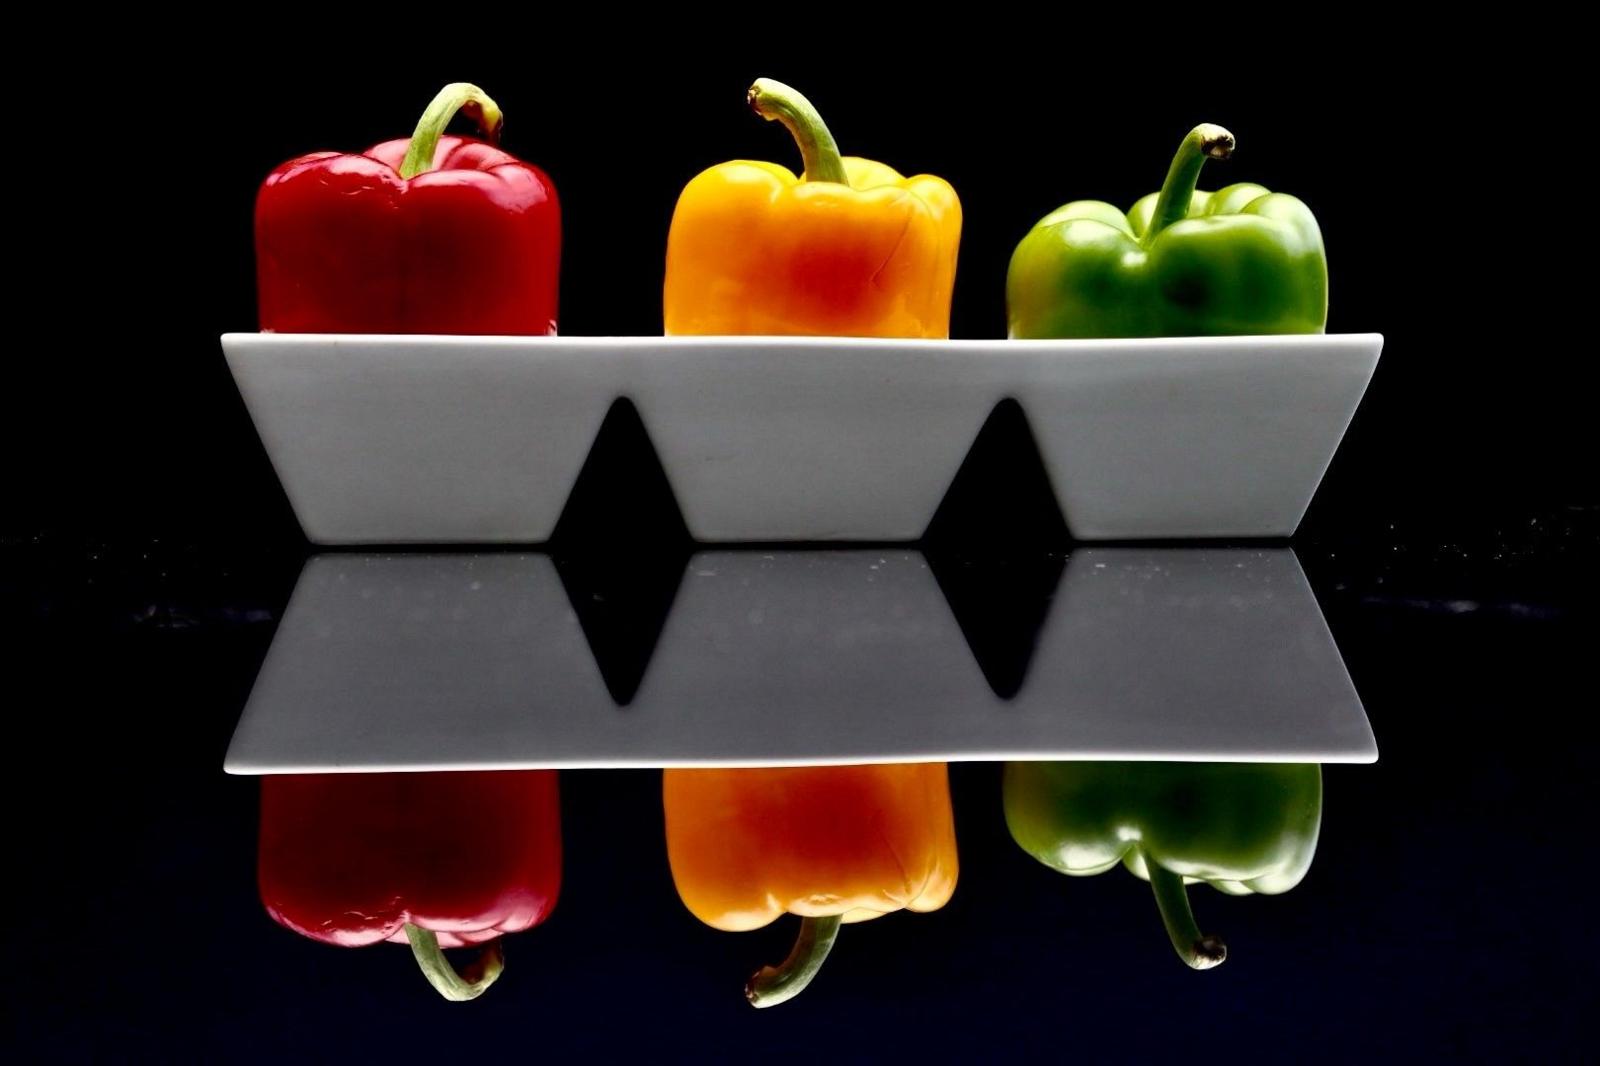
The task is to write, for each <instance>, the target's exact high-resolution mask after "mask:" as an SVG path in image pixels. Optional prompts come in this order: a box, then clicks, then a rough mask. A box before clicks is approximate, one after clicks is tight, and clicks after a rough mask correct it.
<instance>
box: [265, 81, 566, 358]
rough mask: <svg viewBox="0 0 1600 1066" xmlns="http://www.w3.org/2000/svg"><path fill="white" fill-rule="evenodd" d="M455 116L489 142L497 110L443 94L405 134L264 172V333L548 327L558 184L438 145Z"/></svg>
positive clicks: (494, 158)
mask: <svg viewBox="0 0 1600 1066" xmlns="http://www.w3.org/2000/svg"><path fill="white" fill-rule="evenodd" d="M458 109H459V110H463V111H464V112H466V113H468V114H470V115H472V116H473V117H474V118H475V119H476V120H477V122H478V124H479V126H480V128H481V129H482V131H483V133H484V135H485V137H486V138H488V140H489V141H493V140H495V139H496V138H497V137H498V134H499V130H500V126H501V116H500V111H499V108H498V107H496V106H495V104H494V102H493V101H492V100H490V99H489V98H488V97H487V96H485V95H483V92H482V90H479V89H477V88H476V87H474V86H471V85H451V86H446V87H445V89H444V90H443V91H441V92H440V94H439V95H438V97H436V98H435V99H434V101H433V103H432V104H431V105H429V108H428V110H427V112H425V113H424V114H423V117H422V120H421V121H420V122H419V123H418V125H417V130H416V132H415V133H414V134H413V135H412V136H411V137H410V138H404V139H401V140H394V141H386V142H384V143H383V144H380V145H377V146H375V147H373V148H370V149H368V150H367V151H366V152H365V153H363V154H361V155H348V154H341V153H337V152H317V153H314V154H311V155H305V156H301V157H300V158H298V159H292V160H290V161H289V162H287V163H284V164H283V165H282V166H280V167H278V168H277V169H276V170H274V171H273V172H272V173H271V174H270V175H268V177H267V180H266V182H265V183H264V184H263V185H262V186H261V191H260V193H259V194H258V195H257V197H256V218H255V228H256V275H257V286H258V297H259V301H260V319H261V328H262V329H263V330H269V331H274V332H279V333H454V334H523V335H527V334H531V335H543V334H551V333H554V332H555V331H556V295H557V283H558V278H559V272H560V264H561V209H560V206H559V204H558V202H557V200H556V190H555V186H554V185H552V184H551V182H550V179H549V178H548V177H546V176H545V174H544V172H543V171H541V170H540V169H539V168H538V167H536V166H533V165H532V164H530V163H524V162H522V161H520V160H518V159H516V158H515V157H514V156H511V155H508V154H507V153H505V152H502V151H501V150H500V149H499V148H496V147H495V146H494V145H493V144H492V143H485V141H481V140H475V139H472V138H468V137H454V136H442V135H441V134H442V131H443V130H444V128H445V125H446V124H447V123H448V122H449V121H450V118H451V116H452V115H453V114H454V113H455V112H456V111H457V110H458Z"/></svg>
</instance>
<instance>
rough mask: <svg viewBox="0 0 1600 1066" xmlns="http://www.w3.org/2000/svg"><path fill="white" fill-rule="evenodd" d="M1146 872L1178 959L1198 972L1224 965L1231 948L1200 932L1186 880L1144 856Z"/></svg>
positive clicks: (1220, 939)
mask: <svg viewBox="0 0 1600 1066" xmlns="http://www.w3.org/2000/svg"><path fill="white" fill-rule="evenodd" d="M1144 866H1145V870H1146V871H1147V872H1148V873H1149V874H1150V887H1151V888H1153V889H1154V890H1155V893H1156V906H1157V907H1159V908H1160V909H1161V921H1162V922H1163V923H1165V925H1166V927H1167V938H1168V939H1169V940H1171V941H1172V948H1173V950H1174V951H1176V952H1177V953H1178V958H1180V959H1182V960H1183V961H1184V963H1185V964H1187V965H1188V966H1190V967H1192V968H1193V969H1196V970H1209V969H1211V967H1213V966H1220V965H1222V961H1223V960H1224V959H1226V958H1227V957H1228V945H1227V944H1224V943H1223V942H1222V938H1221V937H1218V936H1209V935H1206V934H1204V933H1201V932H1200V927H1199V926H1198V925H1196V924H1195V920H1194V912H1193V911H1192V910H1190V909H1189V893H1188V892H1187V891H1185V889H1184V887H1183V877H1182V876H1181V875H1179V874H1175V873H1173V872H1172V871H1171V870H1169V869H1167V868H1166V867H1165V866H1162V865H1161V864H1159V863H1157V862H1156V861H1155V860H1154V859H1153V858H1151V857H1150V856H1149V855H1146V856H1144Z"/></svg>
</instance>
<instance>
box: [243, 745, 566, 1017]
mask: <svg viewBox="0 0 1600 1066" xmlns="http://www.w3.org/2000/svg"><path fill="white" fill-rule="evenodd" d="M258 882H259V886H260V890H261V902H262V904H263V905H264V906H265V907H266V910H267V913H268V914H269V915H271V916H272V918H273V920H274V921H276V922H277V923H278V924H280V925H282V926H285V927H286V928H289V929H293V930H294V931H295V932H297V933H300V934H301V935H302V936H307V937H310V938H311V939H312V940H320V941H322V942H323V943H325V944H334V945H338V946H340V947H364V946H366V945H368V944H377V943H381V942H383V941H390V942H392V943H399V944H404V943H409V944H410V945H411V951H412V954H413V956H414V957H415V958H416V962H417V965H418V966H419V967H420V968H421V970H422V974H423V976H424V977H426V978H427V979H428V983H429V984H431V985H433V987H434V988H435V989H436V990H437V991H438V992H439V994H440V995H442V996H443V997H444V998H445V999H448V1000H453V1001H458V1002H459V1001H465V1000H470V999H476V998H477V997H478V996H480V995H482V994H483V993H484V991H485V990H486V989H488V987H489V986H490V985H492V984H493V983H494V982H495V981H496V980H497V979H498V978H499V976H500V973H501V970H502V969H503V968H504V965H505V956H504V949H503V948H502V947H501V943H500V937H501V936H502V935H503V934H505V933H516V932H521V931H522V930H525V929H531V928H533V927H534V926H536V925H538V924H539V923H540V922H542V921H544V920H545V919H546V918H547V917H549V915H550V911H551V909H552V908H554V907H555V904H556V896H557V895H558V894H559V892H560V888H561V815H560V802H559V798H558V794H557V788H556V772H555V771H554V770H506V771H475V772H456V773H385V774H284V775H273V776H267V777H263V778H262V779H261V841H260V853H259V867H258ZM475 945H482V950H481V951H480V953H479V954H478V956H477V957H476V958H475V959H474V960H473V961H472V962H471V963H470V964H468V965H467V966H465V967H463V968H462V969H460V970H457V969H456V968H455V967H454V966H452V965H451V963H450V960H449V959H448V958H446V957H445V954H444V949H446V948H459V947H471V946H475Z"/></svg>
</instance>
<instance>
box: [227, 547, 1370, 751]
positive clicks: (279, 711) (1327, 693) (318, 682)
mask: <svg viewBox="0 0 1600 1066" xmlns="http://www.w3.org/2000/svg"><path fill="white" fill-rule="evenodd" d="M1376 758H1377V747H1376V745H1375V743H1374V740H1373V736H1372V730H1371V728H1370V726H1369V725H1368V724H1367V718H1366V714H1365V712H1364V711H1363V710H1362V707H1361V702H1360V700H1359V699H1358V698H1357V696H1356V693H1355V690H1354V689H1353V687H1352V686H1351V683H1350V678H1349V676H1348V674H1347V673H1346V671H1345V668H1344V664H1343V661H1342V660H1341V659H1340V656H1339V652H1338V649H1337V648H1336V647H1335V645H1334V642H1333V639H1332V637H1331V635H1330V634H1329V632H1328V628H1327V625H1326V623H1325V622H1324V621H1323V618H1322V613H1321V611H1320V610H1319V609H1318V607H1317V603H1316V600H1315V598H1314V597H1313V596H1312V594H1311V590H1310V588H1309V587H1308V586H1307V584H1306V581H1305V577H1304V575H1303V573H1302V572H1301V570H1300V566H1299V563H1298V562H1297V561H1296V559H1295V557H1294V554H1293V553H1292V552H1291V551H1289V550H1288V549H1270V550H1253V549H1190V550H1173V549H1167V550H1160V549H1151V550H1139V549H1131V548H1105V549H1086V550H1081V551H1078V552H1075V553H1074V554H1073V555H1072V557H1071V559H1070V560H1069V561H1068V563H1067V566H1066V570H1065V572H1064V574H1063V576H1062V578H1061V581H1060V584H1059V586H1058V588H1057V592H1056V595H1055V597H1054V600H1053V601H1052V603H1051V606H1050V610H1049V613H1048V615H1047V616H1046V618H1045V621H1044V623H1043V626H1042V628H1041V630H1040V632H1039V636H1038V641H1037V645H1036V647H1035V650H1034V653H1033V657H1032V660H1031V662H1030V664H1029V666H1028V669H1027V672H1026V673H1025V674H1024V676H1023V680H1022V685H1021V688H1020V690H1019V691H1017V692H1016V694H1015V696H1014V697H1013V698H1011V699H1009V700H1008V699H1002V698H1000V697H999V696H997V695H996V694H995V692H994V691H993V689H991V687H990V686H989V683H988V682H987V681H986V680H985V678H984V675H983V672H982V671H981V670H980V669H979V666H978V663H977V661H976V660H975V659H974V658H973V655H972V653H971V651H970V650H969V648H968V645H967V643H966V641H965V639H964V638H963V636H962V631H961V628H960V626H959V625H958V624H957V621H956V618H955V616H954V615H953V614H952V612H951V610H950V608H949V606H948V604H947V602H946V600H945V598H944V596H943V595H942V593H941V591H940V588H939V585H938V582H937V581H936V580H935V578H934V576H933V573H932V572H931V571H930V570H929V568H928V565H927V564H926V562H925V561H924V559H923V556H922V555H921V554H920V553H918V552H914V551H898V550H886V551H883V552H877V551H856V550H852V551H833V552H827V551H823V552H817V551H811V552H777V553H772V554H769V555H763V554H760V553H757V552H748V551H734V552H728V551H712V552H702V553H700V554H698V555H696V556H694V558H693V559H691V560H690V561H689V564H688V566H687V568H686V570H685V572H684V575H683V583H682V585H681V587H680V588H679V591H678V596H677V599H676V601H675V602H674V603H673V605H672V608H671V611H670V613H669V615H668V617H667V620H666V623H665V626H664V628H663V629H662V632H661V635H660V639H659V641H658V643H657V645H656V648H655V651H654V654H653V655H652V657H651V659H650V662H649V665H648V667H647V668H646V670H645V674H644V677H643V680H642V682H641V683H640V686H639V688H638V691H637V692H636V693H635V694H634V696H633V699H632V700H631V701H630V702H629V703H628V704H627V705H626V706H618V705H617V704H616V702H615V701H614V700H613V699H612V698H611V696H610V695H609V694H608V692H607V689H606V687H605V684H604V683H603V680H602V678H601V674H600V671H599V668H598V666H597V665H596V662H595V659H594V656H593V655H592V654H591V653H590V650H589V646H588V644H587V642H586V639H585V636H584V633H583V630H582V629H581V627H580V625H579V623H578V620H577V618H576V616H575V615H574V613H573V610H572V608H571V606H570V605H569V602H568V599H567V595H566V593H565V591H564V590H563V587H562V584H561V581H560V579H559V578H558V576H557V573H556V571H555V568H554V566H553V565H552V564H551V562H550V560H549V558H548V557H546V556H543V555H518V554H500V553H492V554H481V555H434V554H419V555H402V556H370V555H346V554H334V555H324V556H319V557H315V558H313V559H312V560H311V561H310V562H309V563H307V565H306V568H305V571H304V573H303V574H302V575H301V578H300V582H299V585H298V587H297V588H296V589H295V593H294V596H293V598H292V600H291V601H290V604H289V607H288V610H287V612H286V613H285V615H284V619H283V622H282V624H281V625H280V627H279V629H278V632H277V635H276V637H275V638H274V640H273V644H272V648H271V650H270V652H269V653H268V655H267V658H266V661H265V663H264V664H263V665H262V668H261V673H260V675H259V677H258V678H257V680H256V684H255V688H254V690H253V691H252V692H251V694H250V699H249V702H248V705H247V706H246V708H245V711H244V715H243V717H242V718H241V720H240V723H239V726H238V730H237V731H236V733H235V734H234V738H233V744H232V746H231V748H230V749H229V752H228V756H227V762H226V769H227V770H228V771H229V772H232V773H240V774H260V773H292V772H339V771H382V770H431V769H438V770H443V769H497V768H498V769H506V768H537V767H628V766H634V767H637V766H697V765H733V766H774V765H822V764H844V763H874V762H902V761H922V760H934V761H962V760H988V759H1141V760H1175V761H1296V762H1371V761H1373V760H1374V759H1376Z"/></svg>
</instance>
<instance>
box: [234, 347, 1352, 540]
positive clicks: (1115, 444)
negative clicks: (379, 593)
mask: <svg viewBox="0 0 1600 1066" xmlns="http://www.w3.org/2000/svg"><path fill="white" fill-rule="evenodd" d="M222 346H223V350H224V351H225V352H226V353H227V357H228V364H229V366H230V367H231V368H232V370H233V375H234V379H235V380H236V381H237V382H238V385H239V390H240V392H241V393H242V394H243V395H244V399H245V403H246V404H247V405H248V407H249V408H250V414H251V416H252V417H253V418H254V419H255V423H256V427H257V429H258V430H259V431H260V434H261V439H262V441H263V442H264V443H265V444H266V447H267V452H268V454H269V455H270V456H271V457H272V462H273V465H274V466H275V467H276V468H277V471H278V475H279V477H281V478H282V479H283V484H284V488H285V490H286V491H287V493H288V495H289V499H290V501H291V502H292V503H293V505H294V508H295V512H296V514H298V515H299V517H300V522H301V524H302V525H303V526H304V527H305V531H306V534H307V536H309V537H310V538H311V539H312V540H313V541H315V542H317V543H321V544H364V543H365V544H379V543H453V542H478V543H493V542H510V543H537V542H540V541H543V540H545V539H546V538H547V537H549V535H550V532H551V530H552V529H554V527H555V523H556V519H557V518H558V517H559V516H560V514H561V509H562V506H563V505H564V504H565V502H566V499H567V494H568V493H569V492H570V491H571V489H572V485H573V482H574V481H575V479H576V478H577V475H578V471H579V469H580V468H581V467H582V465H583V460H584V457H585V456H586V455H587V454H588V451H589V446H590V444H591V443H592V442H593V441H594V438H595V434H596V433H597V431H598V430H599V428H600V423H601V420H602V419H603V418H604V417H605V414H606V411H607V409H608V408H609V407H610V406H611V403H612V401H614V400H615V399H617V398H618V397H624V396H625V397H627V398H629V399H630V400H632V401H633V402H634V404H635V405H636V406H637V407H638V410H639V414H640V416H641V417H642V418H643V420H644V424H645V426H646V428H647V429H648V430H649V433H650V437H651V440H652V442H653V443H654V445H655V448H656V451H657V453H658V454H659V455H660V457H661V462H662V465H663V467H664V468H665V470H666V473H667V477H668V480H669V481H670V482H671V484H672V488H673V492H674V493H675V494H676V495H677V499H678V504H679V506H680V507H681V508H682V510H683V514H684V519H685V521H686V522H687V524H688V526H689V530H690V532H691V533H693V534H694V535H695V537H696V538H697V539H699V540H702V541H754V540H884V541H894V540H914V539H916V538H917V537H918V536H920V535H921V534H922V532H923V530H924V529H925V528H926V527H927V524H928V521H929V520H930V519H931V518H932V516H933V513H934V510H935V509H936V508H937V507H938V505H939V501H940V500H941V499H942V498H943V496H944V493H945V490H946V489H948V488H949V486H950V482H951V480H952V479H953V478H954V476H955V473H956V470H957V469H958V468H959V467H960V465H961V461H962V459H963V458H964V457H965V455H966V454H967V450H968V448H969V447H970V446H971V444H972V442H973V440H974V439H975V438H976V436H977V434H978V430H979V429H980V427H981V426H982V425H983V422H984V420H985V418H986V417H987V416H988V415H989V412H990V411H991V410H992V409H993V408H994V406H995V404H997V403H998V402H1000V401H1001V400H1004V399H1006V398H1008V397H1014V398H1015V399H1016V400H1017V401H1018V402H1019V403H1020V404H1021V405H1022V408H1023V410H1024V411H1025V412H1026V414H1027V417H1028V422H1029V425H1030V426H1031V428H1032V430H1033V434H1034V436H1035V438H1036V439H1037V441H1038V444H1039V449H1040V452H1041V454H1042V455H1043V458H1044V463H1045V468H1046V470H1047V471H1048V472H1049V475H1050V478H1051V481H1052V483H1053V485H1054V487H1055V491H1056V494H1057V497H1058V499H1059V500H1060V502H1061V506H1062V510H1063V511H1064V512H1065V514H1066V518H1067V524H1068V525H1069V527H1070V528H1071V530H1072V532H1073V533H1074V534H1075V535H1076V536H1077V537H1079V538H1080V539H1085V540H1110V539H1137V538H1156V537H1286V536H1288V535H1290V534H1291V533H1293V532H1294V530H1295V527H1296V526H1297V525H1299V522H1300V518H1301V516H1302V515H1303V514H1304V513H1305V509H1306V507H1307V505H1308V504H1309V503H1310V501H1311V496H1312V494H1313V493H1314V492H1315V491H1316V488H1317V484H1318V483H1319V482H1320V481H1321V479H1322V474H1323V471H1324V470H1325V469H1326V468H1327V465H1328V462H1329V460H1330V459H1331V458H1332V456H1333V452H1334V449H1335V448H1336V447H1337V446H1338V444H1339V440H1340V438H1341V437H1342V436H1343V435H1344V431H1345V428H1346V426H1347V425H1348V424H1349V422H1350V418H1351V415H1352V414H1353V413H1354V411H1355V409H1356V405H1357V404H1358V403H1359V402H1360V400H1361V396H1362V394H1363V392H1364V391H1365V390H1366V387H1367V382H1368V381H1369V380H1370V378H1371V376H1372V371H1373V368H1374V367H1375V366H1376V365H1377V360H1378V353H1379V351H1380V350H1381V348H1382V346H1383V338H1382V337H1380V336H1378V335H1376V334H1349V335H1333V336H1324V335H1317V336H1301V337H1212V338H1205V337H1187V338H1173V339H1163V340H1106V341H900V340H858V339H837V338H784V337H707V338H695V337H670V338H662V337H648V338H640V337H624V338H605V337H586V338H568V337H532V338H517V337H403V336H364V335H320V334H303V335H295V334H283V335H277V334H269V333H248V334H246V333H231V334H228V335H226V336H224V337H223V338H222Z"/></svg>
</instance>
